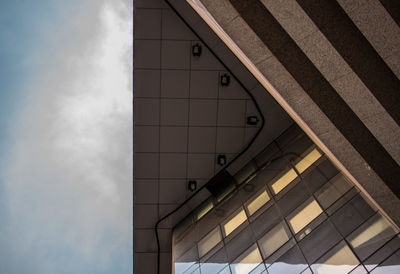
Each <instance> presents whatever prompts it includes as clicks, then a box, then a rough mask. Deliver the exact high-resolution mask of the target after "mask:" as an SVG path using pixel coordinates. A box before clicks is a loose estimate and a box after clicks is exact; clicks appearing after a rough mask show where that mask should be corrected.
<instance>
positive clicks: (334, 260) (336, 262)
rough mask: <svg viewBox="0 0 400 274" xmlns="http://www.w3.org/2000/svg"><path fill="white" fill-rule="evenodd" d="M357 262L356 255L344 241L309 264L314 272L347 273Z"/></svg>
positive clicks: (318, 273)
mask: <svg viewBox="0 0 400 274" xmlns="http://www.w3.org/2000/svg"><path fill="white" fill-rule="evenodd" d="M358 264H359V261H358V259H357V258H356V256H355V255H354V254H353V252H351V250H350V248H349V247H348V246H347V245H346V244H345V242H344V241H342V242H340V243H339V244H338V245H337V246H335V247H334V248H333V249H332V250H330V251H329V252H328V253H327V254H326V255H324V256H323V257H322V258H321V259H319V260H318V261H317V262H316V263H315V264H314V265H312V266H311V268H312V270H313V271H314V273H316V274H330V273H348V272H350V271H351V270H352V269H353V268H355V267H356V266H357V265H358Z"/></svg>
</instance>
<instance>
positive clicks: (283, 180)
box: [271, 168, 297, 194]
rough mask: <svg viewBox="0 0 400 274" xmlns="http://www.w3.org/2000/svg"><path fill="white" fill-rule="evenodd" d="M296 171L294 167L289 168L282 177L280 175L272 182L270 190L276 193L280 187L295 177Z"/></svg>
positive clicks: (282, 187)
mask: <svg viewBox="0 0 400 274" xmlns="http://www.w3.org/2000/svg"><path fill="white" fill-rule="evenodd" d="M296 177H297V173H296V171H294V169H293V168H292V169H290V170H289V171H288V172H286V173H285V174H284V175H283V176H282V177H280V178H279V179H278V180H277V181H276V182H275V183H273V184H272V186H271V187H272V190H273V191H274V193H275V194H278V193H279V192H280V191H281V190H282V189H284V188H285V187H286V186H287V185H288V184H290V183H291V182H292V181H293V180H294V179H296Z"/></svg>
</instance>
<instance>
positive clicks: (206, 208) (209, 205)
mask: <svg viewBox="0 0 400 274" xmlns="http://www.w3.org/2000/svg"><path fill="white" fill-rule="evenodd" d="M213 207H214V204H213V203H212V202H211V201H210V202H209V203H207V204H206V205H205V206H204V207H203V208H201V209H200V211H199V212H198V213H197V216H196V217H197V220H200V219H201V218H203V216H204V215H206V214H207V213H208V212H209V211H210V210H211V209H213Z"/></svg>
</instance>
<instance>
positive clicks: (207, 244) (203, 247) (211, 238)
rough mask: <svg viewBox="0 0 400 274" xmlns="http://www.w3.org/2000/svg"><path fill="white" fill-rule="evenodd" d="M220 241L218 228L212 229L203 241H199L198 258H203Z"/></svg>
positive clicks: (220, 236)
mask: <svg viewBox="0 0 400 274" xmlns="http://www.w3.org/2000/svg"><path fill="white" fill-rule="evenodd" d="M221 240H222V235H221V231H220V229H219V226H217V227H216V228H214V230H212V231H211V232H210V233H208V234H207V235H206V236H205V237H204V238H203V239H201V240H200V242H199V244H198V248H199V256H200V257H203V256H204V255H205V254H207V252H208V251H210V250H211V249H212V248H213V247H214V246H216V245H217V244H218V243H219V242H220V241H221Z"/></svg>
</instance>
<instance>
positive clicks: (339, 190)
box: [315, 174, 351, 209]
mask: <svg viewBox="0 0 400 274" xmlns="http://www.w3.org/2000/svg"><path fill="white" fill-rule="evenodd" d="M350 188H351V184H350V183H349V182H348V181H347V179H346V178H345V177H344V176H343V175H342V174H338V175H336V176H335V177H334V178H332V179H331V180H330V181H329V182H327V183H326V184H325V185H324V186H322V187H321V188H320V189H319V190H318V191H317V192H315V196H316V197H317V199H318V201H319V202H320V204H321V206H322V207H323V208H325V209H326V208H328V207H329V206H330V205H331V204H333V203H334V202H335V201H336V200H337V199H339V198H340V197H341V196H342V195H343V194H345V193H346V192H347V191H348V190H349V189H350Z"/></svg>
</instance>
